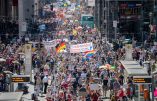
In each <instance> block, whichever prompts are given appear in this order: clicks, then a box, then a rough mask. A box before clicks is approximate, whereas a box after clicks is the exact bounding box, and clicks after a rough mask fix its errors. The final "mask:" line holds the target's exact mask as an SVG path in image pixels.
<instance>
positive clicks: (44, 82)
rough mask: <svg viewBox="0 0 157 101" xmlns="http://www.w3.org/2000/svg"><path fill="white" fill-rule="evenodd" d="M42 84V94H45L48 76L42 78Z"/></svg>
mask: <svg viewBox="0 0 157 101" xmlns="http://www.w3.org/2000/svg"><path fill="white" fill-rule="evenodd" d="M43 84H44V94H46V92H47V86H48V75H46V76H44V78H43Z"/></svg>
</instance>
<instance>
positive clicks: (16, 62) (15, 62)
mask: <svg viewBox="0 0 157 101" xmlns="http://www.w3.org/2000/svg"><path fill="white" fill-rule="evenodd" d="M12 63H14V64H20V63H19V62H18V61H17V60H15V61H12Z"/></svg>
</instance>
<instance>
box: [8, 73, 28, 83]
mask: <svg viewBox="0 0 157 101" xmlns="http://www.w3.org/2000/svg"><path fill="white" fill-rule="evenodd" d="M11 81H12V83H27V82H30V76H29V75H15V76H12V78H11Z"/></svg>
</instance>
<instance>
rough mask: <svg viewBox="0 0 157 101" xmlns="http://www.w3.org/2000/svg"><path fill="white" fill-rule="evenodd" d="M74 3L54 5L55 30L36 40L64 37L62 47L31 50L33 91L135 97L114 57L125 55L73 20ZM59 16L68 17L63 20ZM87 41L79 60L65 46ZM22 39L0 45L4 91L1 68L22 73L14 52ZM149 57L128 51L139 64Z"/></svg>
mask: <svg viewBox="0 0 157 101" xmlns="http://www.w3.org/2000/svg"><path fill="white" fill-rule="evenodd" d="M58 3H59V2H58ZM58 3H56V5H57V4H58ZM74 5H75V10H69V9H68V7H69V6H68V4H66V5H65V7H58V8H54V9H55V10H56V11H53V12H54V15H55V16H53V17H52V18H50V19H51V21H52V24H53V23H55V24H56V25H55V28H53V29H56V31H55V34H54V33H49V35H45V34H44V35H43V36H42V38H40V39H41V40H40V41H49V40H54V39H60V40H61V42H63V41H64V42H65V43H66V48H65V51H63V52H59V53H58V52H56V47H52V48H51V50H46V49H40V50H39V49H36V50H34V51H33V55H32V67H33V70H34V87H35V95H36V96H40V95H43V93H44V94H46V100H47V101H76V100H78V101H99V100H100V101H101V100H102V99H103V97H106V98H107V97H108V95H109V98H108V99H111V101H128V99H133V97H134V95H135V85H133V81H132V80H133V78H132V77H125V74H124V69H125V68H124V67H123V65H122V64H121V63H120V59H125V52H126V51H125V49H124V48H122V47H119V49H117V50H116V51H113V50H112V48H111V47H110V45H108V44H107V43H106V44H105V45H104V46H102V42H101V37H100V36H99V35H100V33H99V32H98V30H97V29H96V28H90V27H88V26H87V25H81V24H80V22H79V21H80V18H81V15H80V14H81V13H83V12H84V8H83V6H82V5H78V4H76V3H74ZM80 12H81V13H80ZM65 15H72V16H71V17H69V18H67V17H65ZM43 19H44V18H43ZM52 24H51V23H49V25H48V30H47V31H50V32H53V31H51V26H52ZM52 27H54V25H53V26H52ZM43 33H44V32H43ZM30 39H31V38H30ZM65 39H66V40H65ZM31 41H34V40H31ZM89 42H92V43H93V49H94V51H95V53H93V55H92V56H91V57H87V58H84V57H83V56H84V53H70V45H73V44H83V43H89ZM24 43H25V41H24V38H22V39H15V40H13V41H12V42H11V43H10V44H7V45H6V44H2V43H1V44H0V62H1V65H0V73H1V75H0V91H9V89H8V88H7V85H9V81H8V77H7V75H6V74H7V73H4V71H11V72H12V73H13V74H15V73H16V74H22V72H24V57H22V56H21V54H20V52H23V49H22V47H23V45H24ZM104 47H105V49H104ZM35 48H38V47H35ZM155 49H156V48H154V49H153V48H152V53H153V54H154V56H157V55H156V51H155ZM39 51H40V54H39ZM149 56H150V55H148V54H147V51H144V50H142V49H140V48H134V49H133V53H132V57H133V59H135V60H137V61H140V62H139V63H140V64H141V65H142V63H143V61H145V60H149V59H150V58H151V57H149ZM155 59H156V57H155ZM93 85H94V87H93ZM124 85H125V86H124ZM34 99H35V98H34ZM35 101H36V100H35Z"/></svg>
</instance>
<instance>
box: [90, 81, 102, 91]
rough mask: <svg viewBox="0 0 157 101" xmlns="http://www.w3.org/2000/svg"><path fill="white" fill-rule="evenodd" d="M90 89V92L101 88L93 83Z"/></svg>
mask: <svg viewBox="0 0 157 101" xmlns="http://www.w3.org/2000/svg"><path fill="white" fill-rule="evenodd" d="M90 89H91V90H99V89H101V88H100V86H99V84H96V83H93V84H90Z"/></svg>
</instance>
